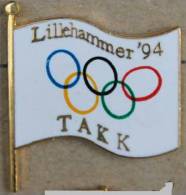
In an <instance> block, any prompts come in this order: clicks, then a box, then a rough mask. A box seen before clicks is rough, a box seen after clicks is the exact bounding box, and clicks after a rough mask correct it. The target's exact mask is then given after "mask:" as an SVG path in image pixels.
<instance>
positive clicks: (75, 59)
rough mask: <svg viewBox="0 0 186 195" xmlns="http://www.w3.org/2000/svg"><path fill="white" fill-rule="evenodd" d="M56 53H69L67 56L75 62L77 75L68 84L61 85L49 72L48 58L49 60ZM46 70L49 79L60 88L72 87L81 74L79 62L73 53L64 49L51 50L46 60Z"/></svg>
mask: <svg viewBox="0 0 186 195" xmlns="http://www.w3.org/2000/svg"><path fill="white" fill-rule="evenodd" d="M57 53H65V54H67V55H69V56H70V57H71V58H72V59H73V60H74V62H75V64H76V68H77V77H76V79H75V80H74V81H73V82H72V83H70V84H68V85H62V84H60V83H58V82H57V81H56V80H55V79H54V77H53V76H52V74H51V72H50V60H51V58H52V57H53V56H54V55H55V54H57ZM46 71H47V75H48V77H49V79H50V81H51V82H52V83H53V84H54V85H55V86H57V87H59V88H62V89H68V88H71V87H73V86H74V85H75V84H76V83H77V82H78V81H79V79H80V75H81V67H80V64H79V62H78V60H77V58H76V57H75V55H74V54H73V53H71V52H70V51H68V50H64V49H59V50H55V51H53V52H52V53H51V54H50V55H49V56H48V58H47V62H46Z"/></svg>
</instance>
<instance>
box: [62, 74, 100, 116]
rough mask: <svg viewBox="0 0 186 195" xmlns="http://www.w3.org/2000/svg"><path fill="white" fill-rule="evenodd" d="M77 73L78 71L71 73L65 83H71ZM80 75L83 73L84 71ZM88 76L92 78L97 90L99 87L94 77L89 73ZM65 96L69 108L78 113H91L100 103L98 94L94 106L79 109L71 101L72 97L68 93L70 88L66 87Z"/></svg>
mask: <svg viewBox="0 0 186 195" xmlns="http://www.w3.org/2000/svg"><path fill="white" fill-rule="evenodd" d="M76 75H77V72H74V73H72V74H70V75H69V76H68V77H67V78H66V80H65V85H66V86H67V85H68V84H69V82H70V81H71V79H72V78H73V77H75V76H76ZM80 75H83V74H82V73H81V74H80ZM87 78H88V79H90V81H91V83H92V84H93V87H94V89H95V90H98V87H97V85H96V82H95V81H94V80H93V78H92V77H91V76H90V75H88V74H87ZM64 98H65V101H66V103H67V105H68V106H69V108H70V109H71V110H73V111H74V112H76V113H78V114H81V115H84V114H89V113H90V112H92V111H93V110H95V109H96V107H97V106H98V103H99V97H98V96H96V100H95V103H94V104H93V106H92V107H90V108H89V109H88V110H79V109H77V108H76V107H75V106H74V105H72V103H71V101H70V98H69V93H68V89H64Z"/></svg>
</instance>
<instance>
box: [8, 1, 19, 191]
mask: <svg viewBox="0 0 186 195" xmlns="http://www.w3.org/2000/svg"><path fill="white" fill-rule="evenodd" d="M5 12H6V14H7V16H8V27H7V31H8V98H9V100H8V104H9V105H8V106H9V159H10V189H11V190H12V191H13V192H17V191H18V173H17V171H18V170H17V159H16V150H15V134H14V133H15V132H14V129H15V115H14V113H15V108H14V26H15V16H16V15H17V14H18V13H19V5H18V4H17V3H16V2H13V1H12V2H9V3H8V4H7V5H6V6H5Z"/></svg>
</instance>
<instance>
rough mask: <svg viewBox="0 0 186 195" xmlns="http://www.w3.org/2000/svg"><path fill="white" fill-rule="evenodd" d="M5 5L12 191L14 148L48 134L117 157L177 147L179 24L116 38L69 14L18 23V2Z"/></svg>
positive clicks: (15, 175)
mask: <svg viewBox="0 0 186 195" xmlns="http://www.w3.org/2000/svg"><path fill="white" fill-rule="evenodd" d="M5 9H6V13H7V15H8V76H9V78H8V82H9V124H10V125H9V126H10V130H9V133H10V160H11V167H10V172H11V186H12V189H13V190H14V191H17V190H18V184H17V179H18V176H19V174H18V171H17V168H16V151H17V150H19V148H20V147H22V146H26V145H29V144H34V143H35V142H38V141H42V140H46V139H49V138H54V137H66V136H74V137H81V138H84V139H87V140H89V141H91V142H93V143H94V144H96V145H98V146H100V147H102V148H104V149H105V150H106V151H105V152H111V153H113V154H115V155H119V156H121V157H135V158H142V157H152V156H157V155H161V154H165V153H168V152H171V151H174V150H176V149H177V148H179V146H180V135H181V116H180V114H181V112H180V109H181V107H180V106H181V104H180V102H181V101H180V98H181V95H180V94H181V91H180V86H181V83H180V81H181V78H180V76H181V73H180V72H181V65H180V64H181V62H180V60H181V56H180V55H181V31H180V28H175V29H172V30H170V31H167V32H163V33H159V34H154V35H148V36H144V37H128V36H123V37H121V36H117V35H112V34H110V33H107V32H105V31H104V30H102V29H100V28H99V26H94V25H92V24H90V23H87V22H85V21H81V20H77V19H69V18H57V19H47V20H43V21H39V22H33V23H29V24H26V25H19V24H16V15H17V14H18V13H19V7H18V5H17V4H16V3H13V2H12V3H9V4H7V5H6V8H5ZM85 147H86V146H85Z"/></svg>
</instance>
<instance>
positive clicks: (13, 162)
mask: <svg viewBox="0 0 186 195" xmlns="http://www.w3.org/2000/svg"><path fill="white" fill-rule="evenodd" d="M5 12H6V14H7V15H8V96H9V156H10V187H11V190H12V191H13V192H17V191H18V190H19V185H18V168H17V153H16V152H17V151H16V148H15V134H14V133H15V132H14V130H15V115H14V114H15V107H14V30H16V29H20V28H23V27H26V26H29V25H32V24H39V23H42V22H46V21H48V20H54V19H73V20H81V21H82V22H86V23H88V24H91V25H92V26H94V27H96V28H97V29H99V30H101V31H104V32H105V33H108V34H110V35H113V36H117V37H119V38H128V39H131V38H132V39H139V38H141V39H143V38H144V39H145V38H148V37H154V36H159V35H164V34H167V33H170V32H171V31H173V30H176V29H178V30H179V47H178V52H179V56H178V65H179V76H178V90H179V91H178V93H179V94H178V96H179V109H178V120H179V121H178V126H179V138H178V142H179V145H178V148H179V147H180V146H181V143H182V141H183V125H182V124H183V75H182V74H183V71H182V70H183V67H182V64H181V54H182V48H181V43H182V37H181V28H179V27H175V28H169V29H164V30H161V31H159V32H155V33H152V32H149V33H143V34H133V35H132V36H131V35H129V34H125V33H116V32H108V30H105V28H104V27H101V26H99V27H98V26H97V24H94V23H93V22H92V21H87V20H86V19H85V18H81V17H76V18H72V17H49V18H43V19H39V20H32V21H29V22H25V23H22V24H18V25H17V24H16V22H15V16H16V15H17V14H19V12H20V9H19V5H18V4H17V3H16V2H15V1H12V2H9V3H8V4H7V5H6V6H5ZM61 137H62V136H61ZM68 137H71V136H68ZM56 138H60V137H53V138H47V139H45V140H38V141H35V142H32V143H30V144H26V145H24V146H21V147H18V148H17V149H19V148H22V147H26V146H30V145H32V144H35V143H38V142H43V141H47V140H54V139H56ZM78 138H80V137H78ZM82 139H83V138H82ZM86 140H87V139H86ZM88 141H90V142H92V141H91V140H88ZM101 148H102V147H101ZM178 148H176V149H174V150H171V151H169V152H166V153H163V154H160V155H156V156H150V157H141V158H137V157H125V158H131V159H144V158H145V159H146V158H152V157H153V158H156V157H159V156H162V155H164V154H167V153H170V152H172V151H175V150H177V149H178ZM102 149H104V150H106V149H105V148H102ZM107 151H108V150H107ZM108 152H110V153H112V152H111V151H108ZM113 154H115V153H113ZM115 155H116V156H119V157H120V155H117V154H115ZM122 158H123V156H122Z"/></svg>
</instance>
